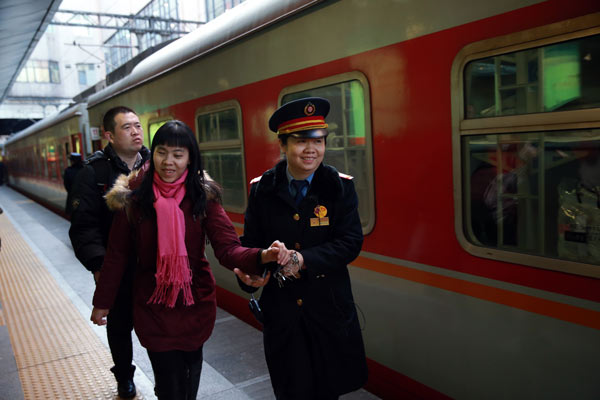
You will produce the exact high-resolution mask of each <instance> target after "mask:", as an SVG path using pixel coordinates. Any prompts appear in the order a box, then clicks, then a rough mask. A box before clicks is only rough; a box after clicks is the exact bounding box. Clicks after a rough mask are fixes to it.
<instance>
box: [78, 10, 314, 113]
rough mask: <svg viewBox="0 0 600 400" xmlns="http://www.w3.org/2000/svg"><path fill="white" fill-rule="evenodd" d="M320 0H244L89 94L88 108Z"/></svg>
mask: <svg viewBox="0 0 600 400" xmlns="http://www.w3.org/2000/svg"><path fill="white" fill-rule="evenodd" d="M322 1H323V0H261V1H247V2H244V3H241V4H240V5H238V6H236V7H234V8H232V9H231V10H229V11H227V12H226V13H224V14H222V15H220V16H219V17H217V18H215V19H213V20H211V21H209V22H208V23H206V24H204V25H202V26H201V27H200V28H198V29H196V30H195V31H193V32H190V33H188V34H187V35H185V36H184V37H182V38H180V39H178V40H176V41H174V42H173V43H171V44H169V45H167V46H165V47H163V48H162V49H160V50H159V51H157V52H156V53H154V54H152V55H150V56H149V57H147V58H146V59H144V60H143V61H141V62H140V63H139V64H138V65H137V66H135V68H134V69H133V71H131V73H130V74H129V75H127V76H126V77H124V78H123V79H121V80H119V81H118V82H115V83H114V84H112V85H110V86H108V87H106V88H104V89H103V90H101V91H99V92H97V93H95V94H93V95H91V96H90V97H89V98H88V99H87V104H88V107H92V106H94V105H96V104H99V103H102V102H103V101H105V100H108V99H110V98H111V97H114V96H116V95H118V94H120V93H123V92H126V91H127V90H130V89H132V88H134V87H136V86H138V85H141V84H142V83H144V82H146V81H148V80H151V79H153V78H156V77H158V76H160V75H162V74H165V73H167V72H169V71H171V70H173V69H175V68H177V67H179V66H181V65H183V64H186V63H188V62H190V61H192V60H194V59H196V58H199V57H202V56H204V55H206V54H208V53H210V52H212V51H214V50H216V49H219V48H221V47H223V46H226V45H228V44H230V43H232V42H234V41H236V40H239V39H241V38H243V37H245V36H247V35H249V34H252V33H254V32H256V31H258V30H261V29H264V28H266V27H267V26H270V25H272V24H274V23H276V22H278V21H280V20H282V19H285V18H288V17H289V16H291V15H293V14H295V13H297V12H300V11H302V10H304V9H306V8H308V7H311V6H313V5H315V4H317V3H320V2H322Z"/></svg>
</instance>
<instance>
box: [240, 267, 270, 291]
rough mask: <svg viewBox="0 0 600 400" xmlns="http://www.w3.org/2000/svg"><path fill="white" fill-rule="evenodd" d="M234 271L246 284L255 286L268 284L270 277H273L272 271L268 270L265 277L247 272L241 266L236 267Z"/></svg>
mask: <svg viewBox="0 0 600 400" xmlns="http://www.w3.org/2000/svg"><path fill="white" fill-rule="evenodd" d="M233 272H234V273H235V274H236V275H237V277H238V278H240V280H241V281H242V282H244V283H245V284H246V285H248V286H252V287H255V288H258V287H262V286H265V285H266V284H267V282H269V278H270V277H271V272H270V271H269V272H267V274H266V275H265V276H264V277H263V276H260V275H250V274H246V273H244V271H242V270H241V269H239V268H234V269H233Z"/></svg>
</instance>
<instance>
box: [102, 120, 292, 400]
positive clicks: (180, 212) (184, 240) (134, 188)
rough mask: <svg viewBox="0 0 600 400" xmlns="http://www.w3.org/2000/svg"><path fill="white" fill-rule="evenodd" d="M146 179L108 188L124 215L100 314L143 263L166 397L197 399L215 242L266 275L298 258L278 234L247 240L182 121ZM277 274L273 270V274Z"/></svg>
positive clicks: (160, 137) (145, 315)
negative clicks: (267, 267) (258, 242)
mask: <svg viewBox="0 0 600 400" xmlns="http://www.w3.org/2000/svg"><path fill="white" fill-rule="evenodd" d="M151 151H152V157H151V161H150V164H149V166H148V167H147V168H146V169H147V171H146V172H145V173H144V174H143V176H142V175H141V174H140V175H135V174H132V175H130V176H128V177H125V176H122V177H120V178H119V179H118V180H117V182H116V183H115V185H114V187H113V189H112V190H111V192H110V193H109V194H108V195H107V203H108V205H109V207H111V208H112V209H116V210H120V211H119V212H117V213H116V214H115V218H114V221H113V224H112V228H111V232H110V237H109V242H108V248H107V252H106V256H105V258H104V264H103V266H102V274H101V276H100V279H99V281H98V284H97V286H96V291H95V293H94V300H93V304H94V309H93V311H92V316H91V320H92V321H93V322H94V323H95V324H98V325H104V324H105V323H106V316H107V315H108V311H109V309H110V308H111V306H112V304H113V302H114V299H115V296H116V294H117V289H118V288H119V284H120V282H121V277H122V276H123V272H124V271H125V269H126V268H135V271H134V284H133V285H134V287H133V291H134V296H133V315H134V322H133V325H134V328H135V331H136V334H137V336H138V337H139V339H140V342H141V344H142V345H143V346H144V347H145V348H146V349H147V351H148V355H149V357H150V361H151V363H152V369H153V371H154V378H155V392H156V394H157V396H158V398H159V399H195V398H196V394H197V392H198V386H199V383H200V372H201V368H202V346H203V344H204V342H205V341H206V340H207V339H208V338H209V336H210V334H211V332H212V330H213V327H214V323H215V317H216V297H215V279H214V276H213V274H212V272H211V269H210V265H209V263H208V261H207V259H206V257H205V254H204V250H205V243H206V239H208V240H209V241H210V243H211V245H212V248H213V250H214V252H215V255H216V257H217V259H218V260H219V262H220V263H221V264H222V265H224V266H225V267H227V268H229V269H231V270H233V269H234V268H239V269H241V270H242V271H244V272H246V273H248V274H252V275H262V271H263V268H262V267H261V264H264V263H268V262H278V263H280V264H282V265H285V264H286V263H287V261H288V260H289V255H288V251H287V250H286V248H285V246H284V245H283V244H282V243H280V242H278V241H276V242H274V243H273V244H272V245H271V247H269V248H268V249H258V248H247V247H242V245H241V244H240V241H239V239H238V236H237V234H236V232H235V229H234V228H233V225H232V224H231V221H230V220H229V217H228V216H227V214H226V213H225V211H224V210H223V207H222V206H221V203H220V200H221V188H220V187H219V186H218V184H216V183H215V182H214V181H212V180H210V178H209V177H208V176H207V175H205V174H204V173H203V169H202V162H201V161H202V160H201V157H200V151H199V149H198V144H197V142H196V138H195V137H194V134H193V132H192V130H191V129H190V128H189V127H188V126H187V125H186V124H184V123H183V122H181V121H170V122H167V123H166V124H164V125H163V126H162V127H161V128H160V129H159V130H158V131H157V132H156V135H155V136H154V139H153V141H152V148H151ZM265 279H268V276H267V277H266V278H265Z"/></svg>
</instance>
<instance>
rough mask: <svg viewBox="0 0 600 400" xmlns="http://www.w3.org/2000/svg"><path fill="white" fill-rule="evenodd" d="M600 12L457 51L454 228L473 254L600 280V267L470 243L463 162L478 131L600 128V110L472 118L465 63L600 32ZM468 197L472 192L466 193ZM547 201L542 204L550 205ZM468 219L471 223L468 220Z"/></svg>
mask: <svg viewBox="0 0 600 400" xmlns="http://www.w3.org/2000/svg"><path fill="white" fill-rule="evenodd" d="M599 18H600V13H596V14H591V15H587V16H584V17H579V18H573V19H571V20H567V21H562V22H558V23H554V24H549V25H546V26H541V27H537V28H533V29H529V30H525V31H522V32H517V33H513V34H508V35H504V36H500V37H496V38H490V39H485V40H482V41H479V42H475V43H471V44H468V45H467V46H465V47H463V48H462V49H461V50H460V51H459V52H458V54H457V55H456V57H455V59H454V62H453V64H452V71H451V107H452V109H451V112H452V163H453V165H452V169H453V182H454V227H455V234H456V236H457V239H458V242H459V243H460V245H461V246H462V247H463V249H465V250H466V251H467V252H468V253H470V254H472V255H474V256H477V257H482V258H487V259H492V260H497V261H503V262H512V263H516V264H522V265H527V266H533V267H537V268H541V269H548V270H554V271H560V272H566V273H570V274H576V275H583V276H589V277H595V278H600V266H598V265H595V264H588V263H584V262H578V261H570V260H568V259H564V258H553V257H550V256H548V255H534V254H526V253H519V252H516V251H507V250H503V249H500V248H494V247H485V246H484V245H478V244H475V243H474V242H473V241H470V240H469V239H468V238H467V236H466V234H465V229H471V222H470V221H471V219H470V213H469V212H467V211H465V210H468V209H470V207H471V202H470V199H463V190H464V189H465V185H467V187H469V186H468V185H469V184H468V183H466V182H465V180H466V179H467V178H468V176H465V175H464V174H465V173H464V172H463V166H464V162H465V160H463V151H464V150H463V148H462V146H463V144H462V141H463V139H464V138H465V137H474V136H475V135H497V137H498V138H499V137H501V136H505V135H509V136H514V137H516V136H518V135H524V134H525V135H528V134H531V133H540V134H542V133H552V132H557V133H558V132H562V131H572V130H583V129H600V118H599V117H598V115H599V114H600V113H599V111H600V108H598V107H595V108H587V109H577V110H566V111H551V112H547V111H546V112H537V113H530V114H520V115H509V116H494V117H482V118H474V119H471V118H467V117H466V116H465V111H466V110H465V84H464V80H465V78H464V73H465V67H466V66H467V65H468V64H469V63H470V62H471V61H474V60H479V59H484V58H488V57H494V56H499V55H503V54H507V53H512V52H517V51H522V50H527V49H533V48H537V47H542V46H550V45H553V44H558V43H562V42H566V41H569V40H574V39H581V38H585V37H588V36H592V35H597V34H600V26H599V25H598V22H597V21H598V20H599ZM464 197H466V196H464ZM544 206H545V204H544V205H542V206H541V207H544ZM465 217H468V218H467V220H468V221H467V222H465Z"/></svg>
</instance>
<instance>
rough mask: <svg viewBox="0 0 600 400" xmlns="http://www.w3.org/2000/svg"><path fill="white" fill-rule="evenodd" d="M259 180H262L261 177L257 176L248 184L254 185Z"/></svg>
mask: <svg viewBox="0 0 600 400" xmlns="http://www.w3.org/2000/svg"><path fill="white" fill-rule="evenodd" d="M260 178H262V175H261V176H257V177H256V178H254V179H252V180H251V181H250V184H251V185H254V184H255V183H256V182H258V181H260Z"/></svg>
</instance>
